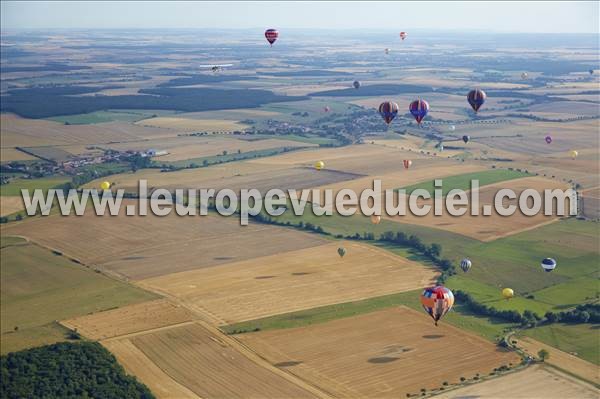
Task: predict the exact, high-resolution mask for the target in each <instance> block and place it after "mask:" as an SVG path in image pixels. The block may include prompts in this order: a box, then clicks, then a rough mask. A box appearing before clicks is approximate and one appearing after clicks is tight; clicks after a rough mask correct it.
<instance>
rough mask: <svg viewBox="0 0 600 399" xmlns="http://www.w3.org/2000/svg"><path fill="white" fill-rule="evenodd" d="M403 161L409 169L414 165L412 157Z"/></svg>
mask: <svg viewBox="0 0 600 399" xmlns="http://www.w3.org/2000/svg"><path fill="white" fill-rule="evenodd" d="M402 163H403V164H404V169H408V168H410V167H411V165H412V161H411V160H410V159H405V160H404V161H402Z"/></svg>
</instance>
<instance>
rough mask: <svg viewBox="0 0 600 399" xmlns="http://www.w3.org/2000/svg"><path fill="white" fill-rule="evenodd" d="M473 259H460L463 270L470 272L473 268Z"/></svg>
mask: <svg viewBox="0 0 600 399" xmlns="http://www.w3.org/2000/svg"><path fill="white" fill-rule="evenodd" d="M471 265H472V264H471V260H470V259H469V258H464V259H463V260H461V261H460V268H461V269H462V271H463V272H465V273H466V272H468V271H469V270H470V269H471Z"/></svg>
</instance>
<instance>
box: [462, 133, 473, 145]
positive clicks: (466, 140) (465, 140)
mask: <svg viewBox="0 0 600 399" xmlns="http://www.w3.org/2000/svg"><path fill="white" fill-rule="evenodd" d="M470 140H471V136H467V135H465V136H462V141H464V142H465V144H467V143H468V142H469V141H470Z"/></svg>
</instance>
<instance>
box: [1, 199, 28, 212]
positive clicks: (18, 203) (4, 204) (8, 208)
mask: <svg viewBox="0 0 600 399" xmlns="http://www.w3.org/2000/svg"><path fill="white" fill-rule="evenodd" d="M21 210H23V199H22V198H21V197H18V196H7V195H4V196H0V216H6V215H10V214H11V213H15V212H18V211H21Z"/></svg>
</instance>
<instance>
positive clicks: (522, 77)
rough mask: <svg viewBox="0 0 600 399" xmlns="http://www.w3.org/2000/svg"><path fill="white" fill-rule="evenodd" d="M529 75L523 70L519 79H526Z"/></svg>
mask: <svg viewBox="0 0 600 399" xmlns="http://www.w3.org/2000/svg"><path fill="white" fill-rule="evenodd" d="M528 77H529V75H528V74H527V72H523V73H522V74H521V79H527V78H528Z"/></svg>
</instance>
